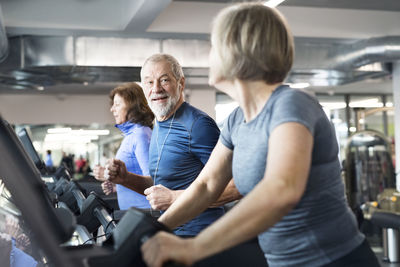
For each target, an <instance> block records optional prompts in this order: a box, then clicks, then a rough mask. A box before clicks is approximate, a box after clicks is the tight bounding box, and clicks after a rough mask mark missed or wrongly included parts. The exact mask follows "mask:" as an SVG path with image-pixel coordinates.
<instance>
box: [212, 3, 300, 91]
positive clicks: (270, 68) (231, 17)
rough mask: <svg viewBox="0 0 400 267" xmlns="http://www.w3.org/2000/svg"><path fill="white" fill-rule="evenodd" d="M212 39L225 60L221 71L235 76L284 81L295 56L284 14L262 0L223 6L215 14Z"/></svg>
mask: <svg viewBox="0 0 400 267" xmlns="http://www.w3.org/2000/svg"><path fill="white" fill-rule="evenodd" d="M211 42H212V45H213V48H214V49H215V53H216V56H218V57H219V60H220V61H221V62H222V64H221V70H220V75H222V76H223V77H224V78H225V79H228V80H233V79H235V78H238V79H241V80H253V81H254V80H263V81H265V82H266V83H267V84H274V83H278V82H283V80H284V79H285V77H286V76H287V74H288V72H289V71H290V69H291V67H292V64H293V58H294V42H293V37H292V34H291V32H290V30H289V28H288V26H287V23H286V20H285V19H284V17H283V16H282V15H281V14H280V13H279V11H277V10H276V9H274V8H269V7H267V6H264V5H263V4H261V3H242V4H237V5H233V6H230V7H227V8H225V9H223V10H222V11H221V12H220V13H219V14H218V15H217V17H216V18H215V20H214V23H213V30H212V35H211Z"/></svg>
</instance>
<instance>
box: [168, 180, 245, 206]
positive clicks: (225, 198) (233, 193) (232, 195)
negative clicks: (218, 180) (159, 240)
mask: <svg viewBox="0 0 400 267" xmlns="http://www.w3.org/2000/svg"><path fill="white" fill-rule="evenodd" d="M184 191H185V190H175V191H173V193H174V194H175V198H174V201H175V200H176V199H177V198H178V197H179V196H180V195H181V194H182V193H183V192H184ZM242 197H243V196H242V195H241V194H240V193H239V191H238V190H237V188H236V186H235V184H234V182H233V179H232V180H231V181H230V182H229V184H228V185H227V186H226V187H225V190H224V192H222V194H221V196H220V197H219V198H218V199H217V200H216V201H215V202H214V203H212V204H211V205H210V208H216V207H220V206H222V205H224V204H226V203H229V202H231V201H234V200H239V199H241V198H242ZM174 201H172V202H171V203H170V205H172V203H173V202H174Z"/></svg>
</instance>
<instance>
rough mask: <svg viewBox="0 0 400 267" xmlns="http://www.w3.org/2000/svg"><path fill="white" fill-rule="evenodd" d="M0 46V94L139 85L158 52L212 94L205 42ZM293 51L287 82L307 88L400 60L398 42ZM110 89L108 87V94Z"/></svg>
mask: <svg viewBox="0 0 400 267" xmlns="http://www.w3.org/2000/svg"><path fill="white" fill-rule="evenodd" d="M0 41H6V42H5V45H2V46H1V47H0V48H4V47H7V46H9V52H8V56H7V58H6V59H5V60H4V61H3V62H2V63H1V64H0V91H1V90H10V89H23V90H43V88H50V87H52V88H53V89H54V88H55V87H57V86H63V88H66V86H67V85H71V87H72V86H74V85H79V84H81V85H85V86H84V87H83V86H82V87H81V88H79V90H84V88H89V87H90V86H91V85H92V86H93V87H92V88H93V90H99V89H98V88H100V87H101V85H105V84H106V83H121V82H126V81H135V80H136V81H138V80H139V72H140V66H141V64H142V63H143V61H144V60H145V58H147V57H148V56H150V55H152V54H154V53H160V52H162V53H169V54H172V55H174V56H175V57H176V58H177V59H178V61H179V62H180V63H181V64H182V66H183V69H184V72H185V76H186V83H187V85H188V87H189V86H192V88H209V86H208V77H207V76H208V53H209V50H210V43H209V41H206V40H186V39H185V40H183V39H164V40H160V39H139V38H110V37H85V36H81V37H72V36H17V37H12V38H10V39H9V40H8V42H7V38H6V37H4V38H0ZM7 44H8V45H7ZM295 45H296V57H295V61H294V64H293V68H292V71H291V72H290V74H289V76H288V78H287V82H291V83H304V82H306V83H309V84H310V85H311V86H314V87H327V86H328V87H330V86H337V85H342V84H348V83H352V82H356V81H361V80H365V79H375V78H380V77H385V76H388V75H389V74H390V71H389V70H388V66H387V65H386V64H385V62H393V61H395V60H399V59H400V37H395V36H394V37H381V38H373V39H368V40H361V41H356V42H353V43H349V40H335V41H332V40H324V39H308V38H296V39H295ZM6 50H7V49H6ZM371 63H374V64H371ZM109 88H110V86H109V85H107V86H106V87H105V90H109ZM189 88H190V87H189ZM321 89H322V88H321ZM88 90H89V89H88ZM90 90H91V89H90ZM91 92H93V91H90V92H89V93H91Z"/></svg>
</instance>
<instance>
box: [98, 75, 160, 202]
mask: <svg viewBox="0 0 400 267" xmlns="http://www.w3.org/2000/svg"><path fill="white" fill-rule="evenodd" d="M110 99H111V109H110V111H111V112H112V114H113V116H114V119H115V123H116V125H115V126H116V127H117V128H118V129H119V130H120V131H121V132H122V134H123V135H124V139H123V140H122V143H121V146H120V148H119V149H118V152H117V155H116V158H117V159H119V160H122V161H123V162H124V163H125V165H126V167H127V169H128V171H130V172H133V173H136V174H140V175H149V144H150V138H151V129H152V128H153V121H154V115H153V113H152V111H151V110H150V108H149V106H148V104H147V101H146V98H145V96H144V94H143V91H142V88H141V87H140V86H139V85H138V84H137V83H134V82H132V83H126V84H123V85H121V86H118V87H116V88H114V89H113V90H112V91H111V93H110ZM104 169H105V168H104V167H103V166H96V167H95V169H94V174H95V178H96V179H98V180H100V181H103V184H102V187H103V191H104V192H105V193H106V194H109V193H110V192H112V191H114V190H115V188H116V191H117V197H118V205H119V208H120V209H121V210H126V209H129V208H130V207H135V208H139V209H150V204H149V202H148V201H147V199H146V196H144V195H142V194H139V193H137V192H135V191H133V190H131V189H128V188H126V187H124V186H122V185H116V187H115V185H114V184H113V183H111V182H110V181H108V180H106V179H105V178H104Z"/></svg>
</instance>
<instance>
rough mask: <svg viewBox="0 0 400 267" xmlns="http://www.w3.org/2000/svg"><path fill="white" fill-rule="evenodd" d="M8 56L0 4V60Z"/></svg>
mask: <svg viewBox="0 0 400 267" xmlns="http://www.w3.org/2000/svg"><path fill="white" fill-rule="evenodd" d="M7 56H8V38H7V34H6V29H5V27H4V22H3V11H2V9H1V6H0V62H2V61H4V60H5V59H6V58H7Z"/></svg>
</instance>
